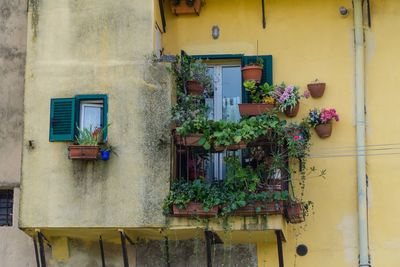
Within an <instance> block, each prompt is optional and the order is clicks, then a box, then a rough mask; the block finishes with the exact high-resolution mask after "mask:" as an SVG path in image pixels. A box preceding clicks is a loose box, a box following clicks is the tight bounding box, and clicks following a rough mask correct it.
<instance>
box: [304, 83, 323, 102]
mask: <svg viewBox="0 0 400 267" xmlns="http://www.w3.org/2000/svg"><path fill="white" fill-rule="evenodd" d="M325 87H326V84H325V83H321V82H318V81H317V80H316V81H315V82H314V83H310V84H308V85H307V88H308V91H309V92H310V95H311V97H313V98H320V97H322V96H323V95H324V92H325Z"/></svg>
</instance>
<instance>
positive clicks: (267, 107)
mask: <svg viewBox="0 0 400 267" xmlns="http://www.w3.org/2000/svg"><path fill="white" fill-rule="evenodd" d="M273 109H274V104H265V103H247V104H239V112H240V116H258V115H261V114H263V113H266V112H270V111H272V110H273Z"/></svg>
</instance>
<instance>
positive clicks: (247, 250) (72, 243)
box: [46, 239, 257, 267]
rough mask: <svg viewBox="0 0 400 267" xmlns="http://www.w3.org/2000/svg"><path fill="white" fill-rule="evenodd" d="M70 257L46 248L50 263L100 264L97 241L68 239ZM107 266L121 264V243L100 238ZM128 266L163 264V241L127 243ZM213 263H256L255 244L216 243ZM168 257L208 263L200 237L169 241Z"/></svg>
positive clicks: (190, 265)
mask: <svg viewBox="0 0 400 267" xmlns="http://www.w3.org/2000/svg"><path fill="white" fill-rule="evenodd" d="M68 243H69V259H68V260H59V259H56V258H55V257H53V255H52V253H51V250H50V249H48V248H46V259H47V263H48V264H49V265H50V266H52V267H76V266H82V267H101V254H100V247H99V243H97V242H84V241H81V240H77V239H70V240H69V242H68ZM103 246H104V257H105V262H106V266H110V267H122V266H123V258H122V250H121V245H119V244H115V243H108V242H103ZM127 252H128V261H129V266H132V267H135V266H136V267H164V266H165V263H166V259H167V256H166V255H167V254H166V248H165V243H164V242H163V241H149V242H146V241H140V242H138V243H137V244H135V245H134V246H132V245H130V244H129V243H128V245H127ZM211 254H212V264H213V266H216V267H222V266H231V267H257V250H256V245H255V244H242V245H232V244H230V245H223V244H219V245H215V246H213V247H212V250H211ZM169 259H170V264H171V266H173V267H203V266H207V257H206V250H205V243H204V241H201V240H199V239H197V240H187V241H174V240H170V241H169Z"/></svg>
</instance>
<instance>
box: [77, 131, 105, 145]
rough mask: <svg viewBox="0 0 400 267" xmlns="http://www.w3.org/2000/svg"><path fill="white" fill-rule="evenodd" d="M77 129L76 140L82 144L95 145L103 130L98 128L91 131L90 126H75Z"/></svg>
mask: <svg viewBox="0 0 400 267" xmlns="http://www.w3.org/2000/svg"><path fill="white" fill-rule="evenodd" d="M77 129H78V135H77V136H76V142H77V143H78V144H79V145H82V146H97V145H98V143H99V141H100V138H101V136H102V135H103V131H104V130H103V129H100V128H97V129H95V130H94V131H93V130H92V127H89V128H83V129H81V128H79V127H78V126H77Z"/></svg>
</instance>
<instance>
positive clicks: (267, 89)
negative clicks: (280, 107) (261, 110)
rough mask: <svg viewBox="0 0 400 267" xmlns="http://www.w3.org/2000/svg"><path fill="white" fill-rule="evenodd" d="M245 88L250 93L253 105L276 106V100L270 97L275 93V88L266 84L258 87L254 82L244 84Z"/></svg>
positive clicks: (248, 81)
mask: <svg viewBox="0 0 400 267" xmlns="http://www.w3.org/2000/svg"><path fill="white" fill-rule="evenodd" d="M243 86H244V88H245V89H246V91H248V92H249V93H250V99H251V102H252V103H266V104H274V103H275V99H274V98H272V97H271V96H270V94H271V92H272V91H274V88H275V87H274V86H273V85H269V84H268V83H264V84H261V85H257V83H256V81H254V80H247V81H244V82H243Z"/></svg>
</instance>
